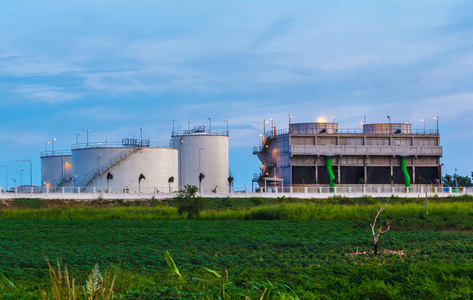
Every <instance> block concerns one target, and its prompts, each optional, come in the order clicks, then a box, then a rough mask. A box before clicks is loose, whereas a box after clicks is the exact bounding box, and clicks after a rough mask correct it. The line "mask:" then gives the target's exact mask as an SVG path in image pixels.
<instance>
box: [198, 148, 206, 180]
mask: <svg viewBox="0 0 473 300" xmlns="http://www.w3.org/2000/svg"><path fill="white" fill-rule="evenodd" d="M204 149H205V148H204V147H202V148H200V149H199V175H200V151H201V150H204Z"/></svg>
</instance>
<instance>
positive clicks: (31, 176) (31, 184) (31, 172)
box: [16, 159, 33, 186]
mask: <svg viewBox="0 0 473 300" xmlns="http://www.w3.org/2000/svg"><path fill="white" fill-rule="evenodd" d="M16 161H29V162H30V186H33V163H32V162H31V160H29V159H17V160H16Z"/></svg>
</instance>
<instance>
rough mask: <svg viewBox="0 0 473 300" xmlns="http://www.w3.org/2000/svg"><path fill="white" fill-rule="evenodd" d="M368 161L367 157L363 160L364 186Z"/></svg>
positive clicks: (366, 181)
mask: <svg viewBox="0 0 473 300" xmlns="http://www.w3.org/2000/svg"><path fill="white" fill-rule="evenodd" d="M367 161H368V159H367V157H365V159H364V162H365V163H364V166H363V171H364V173H365V174H364V180H365V184H368V162H367Z"/></svg>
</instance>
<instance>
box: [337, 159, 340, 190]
mask: <svg viewBox="0 0 473 300" xmlns="http://www.w3.org/2000/svg"><path fill="white" fill-rule="evenodd" d="M337 160H338V161H337V173H338V178H337V183H338V184H340V183H341V176H340V175H341V171H340V161H341V159H340V157H339V158H338V159H337Z"/></svg>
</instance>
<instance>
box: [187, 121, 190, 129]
mask: <svg viewBox="0 0 473 300" xmlns="http://www.w3.org/2000/svg"><path fill="white" fill-rule="evenodd" d="M187 130H191V122H187Z"/></svg>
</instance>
